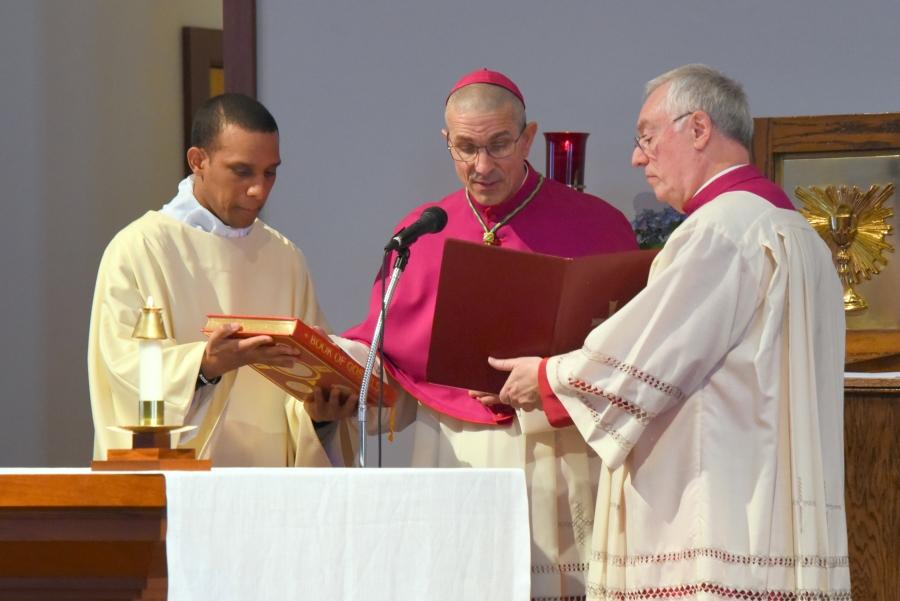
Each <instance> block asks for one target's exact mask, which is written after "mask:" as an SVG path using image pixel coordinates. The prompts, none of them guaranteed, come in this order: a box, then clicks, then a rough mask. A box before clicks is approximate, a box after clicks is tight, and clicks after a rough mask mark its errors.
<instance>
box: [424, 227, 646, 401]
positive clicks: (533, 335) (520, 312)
mask: <svg viewBox="0 0 900 601" xmlns="http://www.w3.org/2000/svg"><path fill="white" fill-rule="evenodd" d="M658 252H659V249H654V250H637V251H629V252H621V253H609V254H603V255H590V256H586V257H578V258H575V259H566V258H562V257H553V256H550V255H542V254H539V253H531V252H523V251H519V250H510V249H506V248H501V247H498V246H488V245H486V244H477V243H472V242H464V241H462V240H453V239H448V240H447V241H446V242H445V243H444V255H443V260H442V262H441V274H440V280H439V283H438V294H437V301H436V305H435V309H434V321H433V324H432V330H431V346H430V348H429V351H428V364H427V366H426V368H425V379H426V380H427V381H429V382H432V383H434V384H443V385H446V386H456V387H459V388H466V389H469V390H480V391H482V392H493V393H498V392H500V389H501V388H503V384H504V383H505V382H506V378H507V376H508V375H509V374H508V373H507V372H501V371H498V370H496V369H494V368H492V367H491V366H490V365H489V364H488V362H487V359H488V357H496V358H498V359H509V358H513V357H526V356H536V357H549V356H551V355H558V354H561V353H566V352H569V351H573V350H575V349H578V348H581V346H582V345H583V344H584V339H585V338H587V335H588V334H589V333H590V332H591V330H593V329H594V328H595V327H597V326H598V325H599V324H601V323H603V321H605V320H606V319H608V318H609V317H610V316H611V315H612V314H613V313H615V311H617V310H618V309H621V308H622V306H623V305H625V303H627V302H628V301H630V300H631V299H632V298H633V297H634V296H635V295H636V294H637V293H638V292H640V291H641V290H643V288H644V286H646V285H647V277H648V275H649V273H650V265H651V263H652V262H653V258H654V257H655V256H656V254H657V253H658Z"/></svg>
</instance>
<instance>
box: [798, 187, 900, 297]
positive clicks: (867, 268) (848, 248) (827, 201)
mask: <svg viewBox="0 0 900 601" xmlns="http://www.w3.org/2000/svg"><path fill="white" fill-rule="evenodd" d="M879 190H880V191H879ZM893 192H894V184H887V185H886V186H885V187H884V189H881V186H878V185H873V186H872V187H870V188H869V190H868V191H867V192H865V193H862V192H861V191H860V189H859V188H858V187H856V186H853V189H852V190H851V189H850V188H849V187H848V186H841V187H840V188H838V187H837V186H826V187H825V189H824V190H822V189H821V188H819V187H818V186H810V187H809V190H804V189H803V188H800V187H799V186H798V187H797V189H796V190H794V194H796V195H797V198H799V199H800V200H801V201H803V205H804V208H803V209H800V213H801V214H802V215H803V216H804V217H806V220H807V221H809V223H810V225H812V226H813V228H815V230H816V231H817V232H818V233H819V235H820V236H822V238H823V239H824V240H825V242H826V243H827V244H828V247H829V248H831V252H832V255H833V256H834V260H835V263H836V264H837V272H838V275H840V277H841V283H842V284H843V285H844V310H845V311H846V312H848V313H851V312H855V311H861V310H863V309H865V308H866V307H867V305H866V301H865V300H864V299H863V298H862V297H861V296H860V295H859V294H858V293H857V292H856V290H854V288H853V285H854V284H857V283H859V280H860V277H864V278H866V279H867V280H870V279H872V275H871V274H873V273H875V274H877V273H880V271H881V270H880V269H879V268H878V266H877V265H876V263H881V265H882V266H886V265H887V263H888V262H887V259H885V258H884V255H882V254H881V253H882V251H884V250H887V251H890V252H894V247H893V246H891V245H890V244H888V243H887V242H885V241H884V237H885V236H886V235H888V234H890V233H891V230H892V227H891V226H890V225H887V224H885V222H884V220H885V219H887V218H889V217H892V216H893V214H894V211H893V210H892V209H891V208H889V207H885V206H884V202H885V201H886V200H887V199H888V198H890V197H891V194H893Z"/></svg>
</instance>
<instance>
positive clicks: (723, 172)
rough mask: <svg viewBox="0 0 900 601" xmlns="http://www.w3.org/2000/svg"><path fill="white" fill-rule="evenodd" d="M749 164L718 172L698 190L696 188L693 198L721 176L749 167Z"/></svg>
mask: <svg viewBox="0 0 900 601" xmlns="http://www.w3.org/2000/svg"><path fill="white" fill-rule="evenodd" d="M749 164H750V163H742V164H740V165H735V166H734V167H729V168H728V169H725V170H723V171H719V172H718V173H717V174H715V175H714V176H712V177H711V178H709V179H708V180H706V183H705V184H703V185H702V186H700V188H698V189H697V191H696V192H694V196H697V195H698V194H700V190H702V189H703V188H705V187H706V186H708V185H710V184H711V183H713V182H714V181H716V180H717V179H719V178H720V177H722V176H723V175H725V174H726V173H731V172H732V171H734V170H735V169H740V168H741V167H746V166H747V165H749ZM691 198H693V197H691Z"/></svg>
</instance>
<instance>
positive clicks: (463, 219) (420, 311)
mask: <svg viewBox="0 0 900 601" xmlns="http://www.w3.org/2000/svg"><path fill="white" fill-rule="evenodd" d="M537 183H538V174H537V172H536V171H535V170H534V168H533V167H530V168H529V170H528V176H527V177H526V178H525V182H524V183H523V184H522V187H521V188H520V189H519V191H518V192H516V194H514V195H513V196H512V197H511V198H509V199H507V200H506V201H504V202H503V203H501V204H499V205H497V206H494V207H482V206H481V205H479V204H478V203H475V206H476V208H477V209H478V211H479V213H480V214H481V216H482V218H483V219H484V220H485V223H487V224H488V227H493V225H495V224H496V223H497V222H498V221H500V220H502V219H503V218H504V217H505V216H506V215H508V214H509V213H510V212H512V211H513V210H514V209H515V208H516V207H518V206H519V204H520V203H521V202H522V201H523V200H525V198H527V197H528V195H529V194H530V193H531V192H532V191H533V190H534V188H535V186H537ZM436 204H437V206H440V207H441V208H443V209H444V210H445V211H447V216H448V221H447V226H446V227H445V228H444V231H443V232H441V233H439V234H429V235H427V236H423V237H422V238H420V239H419V240H418V241H417V242H416V243H415V244H414V245H413V246H411V247H410V251H411V252H410V259H409V264H408V266H407V268H406V271H405V272H404V273H403V276H402V277H401V279H400V283H399V284H398V286H397V289H396V291H395V293H394V298H393V301H392V303H391V306H390V309H389V311H388V317H387V322H386V323H385V335H384V353H385V358H386V366H387V369H388V372H390V374H391V375H392V376H393V377H394V378H396V379H397V381H398V382H399V383H400V384H401V385H402V386H403V387H404V388H405V389H406V390H408V391H409V392H410V393H411V394H412V395H413V396H415V397H416V398H418V399H419V400H420V401H421V402H422V403H424V404H426V405H428V406H429V407H431V408H433V409H435V410H436V411H439V412H441V413H443V414H446V415H449V416H452V417H455V418H458V419H461V420H464V421H468V422H475V423H482V424H497V425H509V424H510V423H511V422H512V416H513V411H512V410H511V409H510V408H509V407H508V406H506V405H503V406H500V407H498V408H496V409H492V408H489V407H486V406H484V405H482V404H481V403H480V402H478V401H476V400H474V399H472V398H470V397H469V395H468V392H467V391H466V390H462V389H460V388H451V387H448V386H439V385H436V384H431V383H428V382H426V381H425V365H426V363H427V361H428V348H429V343H430V341H431V322H432V319H433V317H434V305H435V300H436V297H437V284H438V276H439V274H440V269H441V255H442V252H443V246H444V240H445V239H446V238H456V239H459V240H468V241H470V242H479V243H480V242H482V236H483V234H484V230H483V229H482V227H481V224H480V223H479V222H478V220H477V219H476V218H475V215H474V214H473V213H472V209H471V208H470V207H469V205H468V203H467V202H466V197H465V191H464V190H459V191H457V192H455V193H453V194H451V195H450V196H447V197H446V198H444V199H443V200H442V201H440V202H439V203H436ZM427 206H434V204H429V205H424V206H421V207H419V208H417V209H415V210H414V211H413V212H412V213H410V214H409V215H407V217H406V218H405V219H403V221H401V222H400V223H399V224H398V225H397V227H396V229H395V232H396V231H399V230H400V229H401V228H404V227H406V226H408V225H410V224H411V223H413V222H414V221H415V220H416V219H417V218H418V217H419V214H420V213H421V212H422V210H423V209H424V208H426V207H427ZM497 236H498V238H499V239H500V241H501V245H502V246H503V248H512V249H516V250H527V251H533V252H540V253H543V254H549V255H556V256H560V257H580V256H584V255H591V254H600V253H608V252H620V251H627V250H636V249H637V242H636V241H635V236H634V232H633V231H632V229H631V225H630V224H629V223H628V220H627V219H625V217H624V215H622V213H620V212H619V211H618V210H616V209H615V208H613V207H612V206H610V205H609V204H607V203H606V202H604V201H602V200H600V199H599V198H597V197H595V196H590V195H588V194H583V193H581V192H576V191H574V190H572V189H570V188H568V187H566V186H564V185H562V184H560V183H558V182H555V181H552V180H544V184H543V186H542V187H541V190H540V191H539V192H538V193H537V194H536V195H535V197H534V198H533V199H532V200H531V202H530V203H529V204H528V205H527V206H526V207H525V208H524V209H522V210H521V211H520V212H519V213H518V214H517V215H515V216H514V217H513V218H512V219H511V220H510V221H509V222H508V223H507V224H506V225H504V226H503V227H501V228H500V229H499V230H498V231H497ZM391 261H392V262H391V264H390V265H393V256H392V258H391ZM387 275H388V276H389V275H390V270H389V271H388V274H387ZM497 285H498V286H502V285H503V274H502V273H498V274H497ZM380 304H381V284H380V281H378V280H377V279H376V281H375V285H374V286H373V288H372V296H371V302H370V303H369V314H368V317H367V318H366V321H364V322H363V323H361V324H359V325H357V326H355V327H353V328H350V329H349V330H347V331H346V332H345V333H344V334H343V336H344V337H345V338H349V339H352V340H357V341H360V342H364V343H366V344H371V340H372V335H373V333H374V330H375V323H376V322H377V320H378V310H379V306H380ZM496 310H497V311H502V310H503V308H502V307H497V308H496ZM460 319H465V316H462V315H461V316H460ZM526 325H527V324H523V326H526Z"/></svg>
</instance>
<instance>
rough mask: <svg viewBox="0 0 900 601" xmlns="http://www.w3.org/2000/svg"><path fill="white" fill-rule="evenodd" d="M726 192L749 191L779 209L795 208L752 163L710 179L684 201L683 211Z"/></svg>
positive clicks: (692, 208) (693, 208)
mask: <svg viewBox="0 0 900 601" xmlns="http://www.w3.org/2000/svg"><path fill="white" fill-rule="evenodd" d="M726 192H750V193H751V194H756V195H757V196H759V197H761V198H765V199H766V200H768V201H769V202H771V203H772V204H773V205H775V206H776V207H778V208H779V209H788V210H790V211H794V210H796V209H795V208H794V205H792V204H791V201H790V199H789V198H788V197H787V194H785V193H784V190H782V189H781V188H779V187H778V186H777V185H776V184H774V183H772V182H771V181H769V180H768V179H766V176H764V175H763V174H762V172H760V170H759V169H757V168H756V167H754V166H753V165H744V166H743V167H738V168H737V169H735V170H733V171H729V172H728V173H726V174H725V175H723V176H721V177H718V178H716V179H714V180H713V181H711V182H710V183H709V185H708V186H706V187H705V188H703V189H702V190H700V191H699V192H697V194H695V195H694V197H693V198H691V199H690V200H689V201H687V202H686V203H684V207H683V209H684V212H685V213H686V214H688V215H690V214H691V213H693V212H694V211H696V210H697V209H699V208H700V207H702V206H703V205H705V204H706V203H708V202H711V201H712V200H715V199H716V198H717V197H718V196H719V195H720V194H724V193H726Z"/></svg>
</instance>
